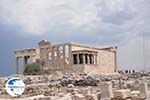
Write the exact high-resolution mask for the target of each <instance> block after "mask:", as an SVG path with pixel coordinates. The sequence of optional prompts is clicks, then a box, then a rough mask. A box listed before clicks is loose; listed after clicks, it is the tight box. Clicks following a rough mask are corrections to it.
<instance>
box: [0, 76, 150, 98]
mask: <svg viewBox="0 0 150 100" xmlns="http://www.w3.org/2000/svg"><path fill="white" fill-rule="evenodd" d="M141 76H142V77H141ZM143 76H144V77H143ZM20 77H21V78H22V79H23V81H24V82H25V84H26V89H25V92H24V93H23V95H22V96H20V97H18V98H13V97H11V96H9V95H8V94H7V93H6V90H5V83H6V81H7V80H8V77H4V78H3V77H2V78H0V100H4V99H8V100H11V99H14V100H150V98H149V97H150V91H149V90H150V89H149V86H150V85H149V83H150V74H146V75H139V74H122V75H118V76H100V75H87V74H82V75H75V74H65V75H62V74H61V75H60V76H58V75H38V76H20Z"/></svg>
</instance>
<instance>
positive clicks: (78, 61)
mask: <svg viewBox="0 0 150 100" xmlns="http://www.w3.org/2000/svg"><path fill="white" fill-rule="evenodd" d="M79 63H80V59H79V54H77V64H79Z"/></svg>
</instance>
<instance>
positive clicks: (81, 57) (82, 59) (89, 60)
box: [73, 53, 97, 64]
mask: <svg viewBox="0 0 150 100" xmlns="http://www.w3.org/2000/svg"><path fill="white" fill-rule="evenodd" d="M73 62H74V64H97V54H88V53H78V54H73Z"/></svg>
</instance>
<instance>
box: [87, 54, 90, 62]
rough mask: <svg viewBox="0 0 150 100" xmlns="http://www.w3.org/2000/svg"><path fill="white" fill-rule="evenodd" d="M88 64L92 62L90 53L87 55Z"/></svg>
mask: <svg viewBox="0 0 150 100" xmlns="http://www.w3.org/2000/svg"><path fill="white" fill-rule="evenodd" d="M87 64H90V56H89V54H88V55H87Z"/></svg>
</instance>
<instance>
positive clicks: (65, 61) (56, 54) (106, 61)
mask: <svg viewBox="0 0 150 100" xmlns="http://www.w3.org/2000/svg"><path fill="white" fill-rule="evenodd" d="M38 45H39V48H36V49H26V50H19V51H15V52H14V53H15V58H16V73H18V61H19V59H20V58H22V59H23V67H24V68H25V67H26V65H27V64H28V63H33V62H35V61H36V60H37V59H40V60H42V61H44V67H43V69H44V70H49V71H51V73H54V72H57V71H61V72H63V73H73V72H76V73H89V74H114V73H117V56H116V52H117V47H108V48H95V47H89V46H84V45H79V44H74V43H64V44H52V43H51V42H48V41H47V40H42V41H40V42H39V43H38Z"/></svg>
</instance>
